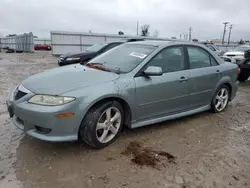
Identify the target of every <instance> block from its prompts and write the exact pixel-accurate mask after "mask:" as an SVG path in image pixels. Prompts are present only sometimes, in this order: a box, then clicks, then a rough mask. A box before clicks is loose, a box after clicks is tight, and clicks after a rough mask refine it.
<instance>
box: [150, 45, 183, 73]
mask: <svg viewBox="0 0 250 188" xmlns="http://www.w3.org/2000/svg"><path fill="white" fill-rule="evenodd" d="M148 66H159V67H161V68H162V71H163V73H167V72H175V71H180V70H183V69H184V68H185V60H184V53H183V48H182V47H168V48H166V49H164V50H162V51H161V52H160V53H158V54H157V55H156V56H155V57H154V58H153V59H151V61H150V62H149V64H148Z"/></svg>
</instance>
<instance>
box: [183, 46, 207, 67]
mask: <svg viewBox="0 0 250 188" xmlns="http://www.w3.org/2000/svg"><path fill="white" fill-rule="evenodd" d="M187 50H188V56H189V63H190V68H191V69H197V68H203V67H209V66H210V57H209V54H208V53H207V52H206V51H205V50H202V49H201V48H197V47H187Z"/></svg>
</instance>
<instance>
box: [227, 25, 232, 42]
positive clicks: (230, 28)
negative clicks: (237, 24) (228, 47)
mask: <svg viewBox="0 0 250 188" xmlns="http://www.w3.org/2000/svg"><path fill="white" fill-rule="evenodd" d="M232 29H233V25H232V24H231V25H230V27H229V35H228V41H227V44H229V43H230V37H231V32H232Z"/></svg>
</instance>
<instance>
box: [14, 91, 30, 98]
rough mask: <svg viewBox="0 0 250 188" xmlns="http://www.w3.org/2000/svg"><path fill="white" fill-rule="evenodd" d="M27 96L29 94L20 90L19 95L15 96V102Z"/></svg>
mask: <svg viewBox="0 0 250 188" xmlns="http://www.w3.org/2000/svg"><path fill="white" fill-rule="evenodd" d="M25 95H27V93H25V92H22V91H20V90H18V92H17V94H16V95H15V100H18V99H20V98H22V97H24V96H25Z"/></svg>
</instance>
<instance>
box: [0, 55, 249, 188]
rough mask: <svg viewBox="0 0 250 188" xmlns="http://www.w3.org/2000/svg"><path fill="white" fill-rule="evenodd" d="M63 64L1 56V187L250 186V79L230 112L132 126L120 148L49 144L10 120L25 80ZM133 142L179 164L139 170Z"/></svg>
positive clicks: (49, 58) (53, 60) (39, 57)
mask: <svg viewBox="0 0 250 188" xmlns="http://www.w3.org/2000/svg"><path fill="white" fill-rule="evenodd" d="M56 61H57V59H56V58H54V57H52V56H51V54H50V52H39V53H38V52H36V53H33V54H6V53H3V52H1V53H0V187H1V188H19V187H27V188H36V187H39V188H52V187H53V188H64V187H65V188H92V187H93V188H99V187H100V188H102V187H110V188H116V187H117V188H129V187H130V188H163V187H164V188H170V187H173V188H179V187H180V188H195V187H197V188H198V187H199V188H202V187H203V188H209V187H218V188H221V187H225V188H228V187H239V188H242V187H250V81H248V82H246V83H243V84H241V85H240V88H239V92H238V94H237V97H236V98H235V100H234V101H233V102H232V103H230V104H229V106H228V108H227V109H226V111H225V112H223V113H219V114H212V113H210V112H204V113H200V114H198V115H194V116H190V117H186V118H181V119H178V120H173V121H169V122H165V123H161V124H157V125H152V126H147V127H143V128H139V129H135V130H129V129H127V128H125V129H124V130H123V131H122V134H121V136H120V137H119V138H118V140H117V141H116V142H115V143H113V144H112V145H110V146H109V147H107V148H104V149H102V150H93V149H90V148H89V147H87V146H86V145H84V144H82V143H79V142H74V143H48V142H43V141H39V140H36V139H33V138H31V137H28V136H24V134H23V133H21V131H19V130H18V129H17V128H15V127H14V125H13V123H12V122H11V120H10V119H9V117H8V113H7V109H6V106H5V100H6V99H7V97H8V95H9V93H10V91H11V90H12V89H13V88H14V87H15V86H16V85H17V84H19V83H20V82H21V81H22V80H23V79H25V78H26V77H28V76H30V75H32V74H35V73H37V72H41V71H44V70H46V69H50V68H53V67H56V66H57V62H56ZM131 142H132V143H135V142H140V143H141V145H140V147H142V148H145V147H146V148H145V149H148V148H151V149H153V150H157V151H159V150H161V151H165V152H168V153H169V154H171V155H173V156H174V157H176V159H175V161H174V162H170V160H169V161H167V160H165V159H164V158H158V159H159V161H158V162H159V163H158V164H157V168H154V167H151V166H138V165H136V164H134V163H133V161H135V159H133V160H131V159H132V158H133V155H132V154H131V155H130V153H128V152H127V151H126V149H128V148H127V146H129V145H130V144H131ZM147 151H148V150H147ZM158 154H159V153H158ZM155 155H157V154H155Z"/></svg>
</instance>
